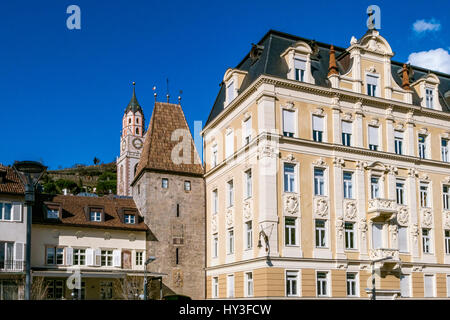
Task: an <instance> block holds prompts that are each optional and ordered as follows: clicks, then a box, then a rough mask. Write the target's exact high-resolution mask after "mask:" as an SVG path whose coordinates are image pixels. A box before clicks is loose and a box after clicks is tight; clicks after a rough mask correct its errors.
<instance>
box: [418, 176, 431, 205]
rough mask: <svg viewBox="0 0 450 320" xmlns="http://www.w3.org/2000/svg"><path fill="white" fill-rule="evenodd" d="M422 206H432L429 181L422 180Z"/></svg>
mask: <svg viewBox="0 0 450 320" xmlns="http://www.w3.org/2000/svg"><path fill="white" fill-rule="evenodd" d="M420 206H421V207H423V208H427V207H429V206H430V200H429V197H428V183H424V182H422V183H421V184H420Z"/></svg>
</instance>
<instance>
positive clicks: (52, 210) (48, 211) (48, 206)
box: [44, 203, 61, 220]
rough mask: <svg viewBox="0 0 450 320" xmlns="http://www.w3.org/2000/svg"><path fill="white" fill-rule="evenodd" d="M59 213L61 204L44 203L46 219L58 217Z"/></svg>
mask: <svg viewBox="0 0 450 320" xmlns="http://www.w3.org/2000/svg"><path fill="white" fill-rule="evenodd" d="M60 213H61V206H60V205H59V204H58V203H45V204H44V214H45V218H46V219H52V220H54V219H59V218H60Z"/></svg>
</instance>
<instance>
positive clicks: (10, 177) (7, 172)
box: [0, 165, 25, 195]
mask: <svg viewBox="0 0 450 320" xmlns="http://www.w3.org/2000/svg"><path fill="white" fill-rule="evenodd" d="M2 193H5V194H16V195H23V194H24V193H25V190H24V188H23V184H22V182H20V179H19V177H18V176H17V174H16V173H15V172H14V169H13V168H11V167H6V166H3V165H0V194H2Z"/></svg>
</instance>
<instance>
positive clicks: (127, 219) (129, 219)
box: [124, 214, 136, 224]
mask: <svg viewBox="0 0 450 320" xmlns="http://www.w3.org/2000/svg"><path fill="white" fill-rule="evenodd" d="M124 218H125V223H126V224H135V222H136V217H135V216H134V215H132V214H126V215H125V217H124Z"/></svg>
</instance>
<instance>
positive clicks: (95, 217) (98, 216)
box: [90, 211, 102, 222]
mask: <svg viewBox="0 0 450 320" xmlns="http://www.w3.org/2000/svg"><path fill="white" fill-rule="evenodd" d="M90 220H91V221H94V222H100V221H102V213H101V212H100V211H91V214H90Z"/></svg>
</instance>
